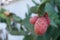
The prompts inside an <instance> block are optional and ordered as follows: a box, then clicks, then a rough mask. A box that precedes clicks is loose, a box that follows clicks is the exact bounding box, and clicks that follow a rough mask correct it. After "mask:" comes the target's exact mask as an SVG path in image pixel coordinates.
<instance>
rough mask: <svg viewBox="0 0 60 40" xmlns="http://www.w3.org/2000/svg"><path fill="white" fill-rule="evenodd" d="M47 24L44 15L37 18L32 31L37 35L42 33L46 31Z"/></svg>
mask: <svg viewBox="0 0 60 40" xmlns="http://www.w3.org/2000/svg"><path fill="white" fill-rule="evenodd" d="M47 28H48V24H47V21H46V19H45V18H44V17H40V18H38V20H37V21H36V23H35V25H34V32H35V33H36V34H38V35H43V34H45V32H46V31H47Z"/></svg>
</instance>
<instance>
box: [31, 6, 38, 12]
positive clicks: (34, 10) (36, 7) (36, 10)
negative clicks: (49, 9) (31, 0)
mask: <svg viewBox="0 0 60 40" xmlns="http://www.w3.org/2000/svg"><path fill="white" fill-rule="evenodd" d="M30 11H31V12H32V13H37V12H38V6H33V7H31V8H30Z"/></svg>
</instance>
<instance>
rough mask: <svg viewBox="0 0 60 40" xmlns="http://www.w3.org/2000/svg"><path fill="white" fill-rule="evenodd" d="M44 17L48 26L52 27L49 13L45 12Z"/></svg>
mask: <svg viewBox="0 0 60 40" xmlns="http://www.w3.org/2000/svg"><path fill="white" fill-rule="evenodd" d="M44 17H45V18H46V20H47V24H48V25H50V18H49V17H48V13H47V12H45V14H44Z"/></svg>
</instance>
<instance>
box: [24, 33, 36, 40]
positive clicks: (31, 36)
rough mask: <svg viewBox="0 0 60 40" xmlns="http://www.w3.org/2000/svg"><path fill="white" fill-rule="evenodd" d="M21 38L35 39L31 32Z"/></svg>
mask: <svg viewBox="0 0 60 40" xmlns="http://www.w3.org/2000/svg"><path fill="white" fill-rule="evenodd" d="M23 40H35V39H34V36H33V35H32V34H31V35H26V36H25V38H24V39H23Z"/></svg>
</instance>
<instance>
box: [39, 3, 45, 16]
mask: <svg viewBox="0 0 60 40" xmlns="http://www.w3.org/2000/svg"><path fill="white" fill-rule="evenodd" d="M45 4H46V2H43V3H41V4H40V6H39V8H38V15H39V16H42V15H44V12H45Z"/></svg>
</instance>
